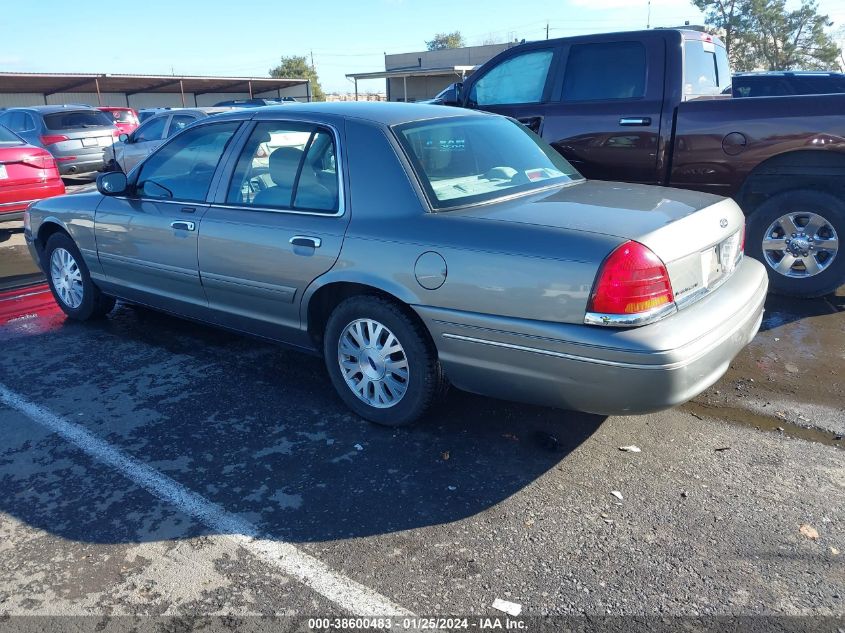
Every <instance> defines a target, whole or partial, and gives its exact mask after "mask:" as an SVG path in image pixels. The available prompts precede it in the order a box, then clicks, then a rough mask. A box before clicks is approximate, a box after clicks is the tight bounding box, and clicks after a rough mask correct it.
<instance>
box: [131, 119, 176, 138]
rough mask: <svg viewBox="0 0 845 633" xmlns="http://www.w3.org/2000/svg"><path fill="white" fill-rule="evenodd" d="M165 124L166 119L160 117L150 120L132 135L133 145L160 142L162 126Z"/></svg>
mask: <svg viewBox="0 0 845 633" xmlns="http://www.w3.org/2000/svg"><path fill="white" fill-rule="evenodd" d="M166 123H167V117H166V116H162V117H159V118H157V119H151V120H150V121H147V122H146V123H144V124H143V125H142V126H141V127H139V128H138V129H137V130H135V133H134V134H133V135H132V140H133V141H134V142H135V143H145V142H147V141H160V140H161V137H162V136H164V125H165V124H166Z"/></svg>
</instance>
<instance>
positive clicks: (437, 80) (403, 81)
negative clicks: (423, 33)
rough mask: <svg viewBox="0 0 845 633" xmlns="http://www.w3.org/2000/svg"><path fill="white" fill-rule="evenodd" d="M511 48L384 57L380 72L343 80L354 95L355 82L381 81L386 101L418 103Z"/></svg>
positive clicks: (470, 48) (499, 46)
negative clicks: (349, 81) (352, 89)
mask: <svg viewBox="0 0 845 633" xmlns="http://www.w3.org/2000/svg"><path fill="white" fill-rule="evenodd" d="M515 45H516V42H512V43H507V44H487V45H484V46H465V47H463V48H444V49H441V50H436V51H419V52H416V53H399V54H396V55H385V56H384V70H378V71H374V72H364V73H349V74H348V75H346V76H347V77H348V78H349V79H352V80H353V81H354V82H355V93H356V94H357V93H358V82H359V81H365V80H368V79H384V80H385V83H386V90H387V100H388V101H422V100H423V99H431V98H432V97H433V96H435V95H436V94H437V93H438V92H440V91H441V90H443V89H444V88H445V87H446V86H448V85H449V84H451V83H454V82H456V81H462V80H463V79H464V78H465V77H466V76H467V75H469V74H471V73H472V72H473V71H474V70H475V69H476V68H478V67H479V66H480V65H481V64H483V63H484V62H486V61H487V60H489V59H491V58H492V57H494V56H495V55H498V54H499V53H500V52H502V51H503V50H506V49H508V48H510V47H511V46H515Z"/></svg>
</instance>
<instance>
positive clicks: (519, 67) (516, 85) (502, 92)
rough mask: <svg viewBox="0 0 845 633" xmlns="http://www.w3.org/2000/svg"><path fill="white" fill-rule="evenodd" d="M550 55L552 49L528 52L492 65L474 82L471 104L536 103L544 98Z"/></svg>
mask: <svg viewBox="0 0 845 633" xmlns="http://www.w3.org/2000/svg"><path fill="white" fill-rule="evenodd" d="M553 54H554V53H553V51H551V50H540V51H531V52H528V53H523V54H521V55H517V56H515V57H511V58H509V59H506V60H505V61H503V62H501V63H500V64H498V65H496V66H494V67H493V68H492V69H491V70H490V71H489V72H488V73H487V74H485V75H484V76H483V77H481V78H480V79H479V80H478V81H476V82H475V83H474V84H473V86H472V89H471V90H470V95H469V101H470V104H472V105H476V106H488V105H510V104H518V103H539V102H540V101H542V99H543V90H544V89H545V87H546V78H547V77H548V75H549V68H550V67H551V64H552V57H553Z"/></svg>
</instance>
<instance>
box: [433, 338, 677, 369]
mask: <svg viewBox="0 0 845 633" xmlns="http://www.w3.org/2000/svg"><path fill="white" fill-rule="evenodd" d="M442 336H443V338H447V339H454V340H456V341H463V342H465V343H478V344H480V345H489V346H491V347H502V348H505V349H511V350H515V351H518V352H530V353H532V354H540V355H541V356H552V357H554V358H562V359H564V360H574V361H577V362H582V363H593V364H595V365H608V366H610V367H622V368H625V369H662V370H666V369H675V368H677V367H683V366H684V365H686V364H688V363H689V362H691V361H686V360H685V361H681V362H678V363H671V364H668V365H644V364H641V363H622V362H619V361H613V360H603V359H600V358H588V357H586V356H577V355H575V354H567V353H565V352H555V351H553V350H549V349H540V348H537V347H526V346H524V345H515V344H514V343H502V342H501V341H491V340H489V339H482V338H475V337H472V336H463V335H461V334H450V333H449V332H444V333H443V335H442Z"/></svg>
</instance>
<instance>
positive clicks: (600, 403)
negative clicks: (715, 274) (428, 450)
mask: <svg viewBox="0 0 845 633" xmlns="http://www.w3.org/2000/svg"><path fill="white" fill-rule="evenodd" d="M767 290H768V280H767V277H766V272H765V269H764V268H763V266H762V265H761V264H760V263H759V262H756V261H754V260H752V259H750V258H744V260H743V262H742V263H741V264H740V266H739V268H738V269H737V271H736V272H735V273H734V275H733V276H732V277H731V279H729V280H728V281H727V282H725V284H724V285H723V286H722V288H720V289H719V290H718V291H716V292H714V293H713V294H712V295H710V296H708V297H706V298H704V299H702V300H700V301H699V302H697V303H696V304H694V305H691V306H688V307H687V308H685V309H683V310H681V311H679V312H678V313H676V314H674V315H672V316H670V317H667V318H666V319H663V320H662V321H659V322H657V323H653V324H651V325H647V326H643V327H638V328H628V329H611V328H603V327H600V326H586V325H571V324H555V323H547V322H542V321H528V320H524V319H508V318H502V317H491V316H489V315H478V314H470V313H463V312H456V311H452V310H442V309H437V308H429V307H420V306H415V309H416V310H417V312H418V313H419V314H420V316H421V317H422V318H423V320H424V322H425V323H426V325H427V326H428V328H429V331H430V332H431V333H432V336H433V338H434V340H435V343H436V345H437V348H438V351H439V356H440V360H441V362H442V363H443V366H444V369H445V371H446V374H447V376H448V377H449V380H450V381H451V382H452V384H454V385H455V386H456V387H458V388H460V389H464V390H466V391H471V392H475V393H479V394H483V395H489V396H492V397H497V398H505V399H509V400H517V401H523V402H530V403H533V404H543V405H550V406H556V407H561V408H565V409H574V410H579V411H586V412H589V413H597V414H602V415H634V414H640V413H648V412H651V411H659V410H662V409H667V408H670V407H673V406H675V405H678V404H681V403H683V402H686V401H687V400H690V399H691V398H694V397H695V396H697V395H698V394H699V393H701V392H702V391H704V390H705V389H707V388H708V387H709V386H711V385H712V384H713V383H715V382H716V381H717V380H718V379H719V378H721V376H722V375H723V374H724V373H725V371H726V370H727V368H728V365H729V364H730V362H731V361H732V360H733V359H734V357H735V356H736V355H737V354H738V353H739V351H740V350H741V349H742V348H743V347H745V345H747V344H748V343H749V342H750V341H751V339H753V338H754V335H755V334H756V333H757V331H758V330H759V328H760V323H761V321H762V318H763V303H764V301H765V298H766V292H767Z"/></svg>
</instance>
